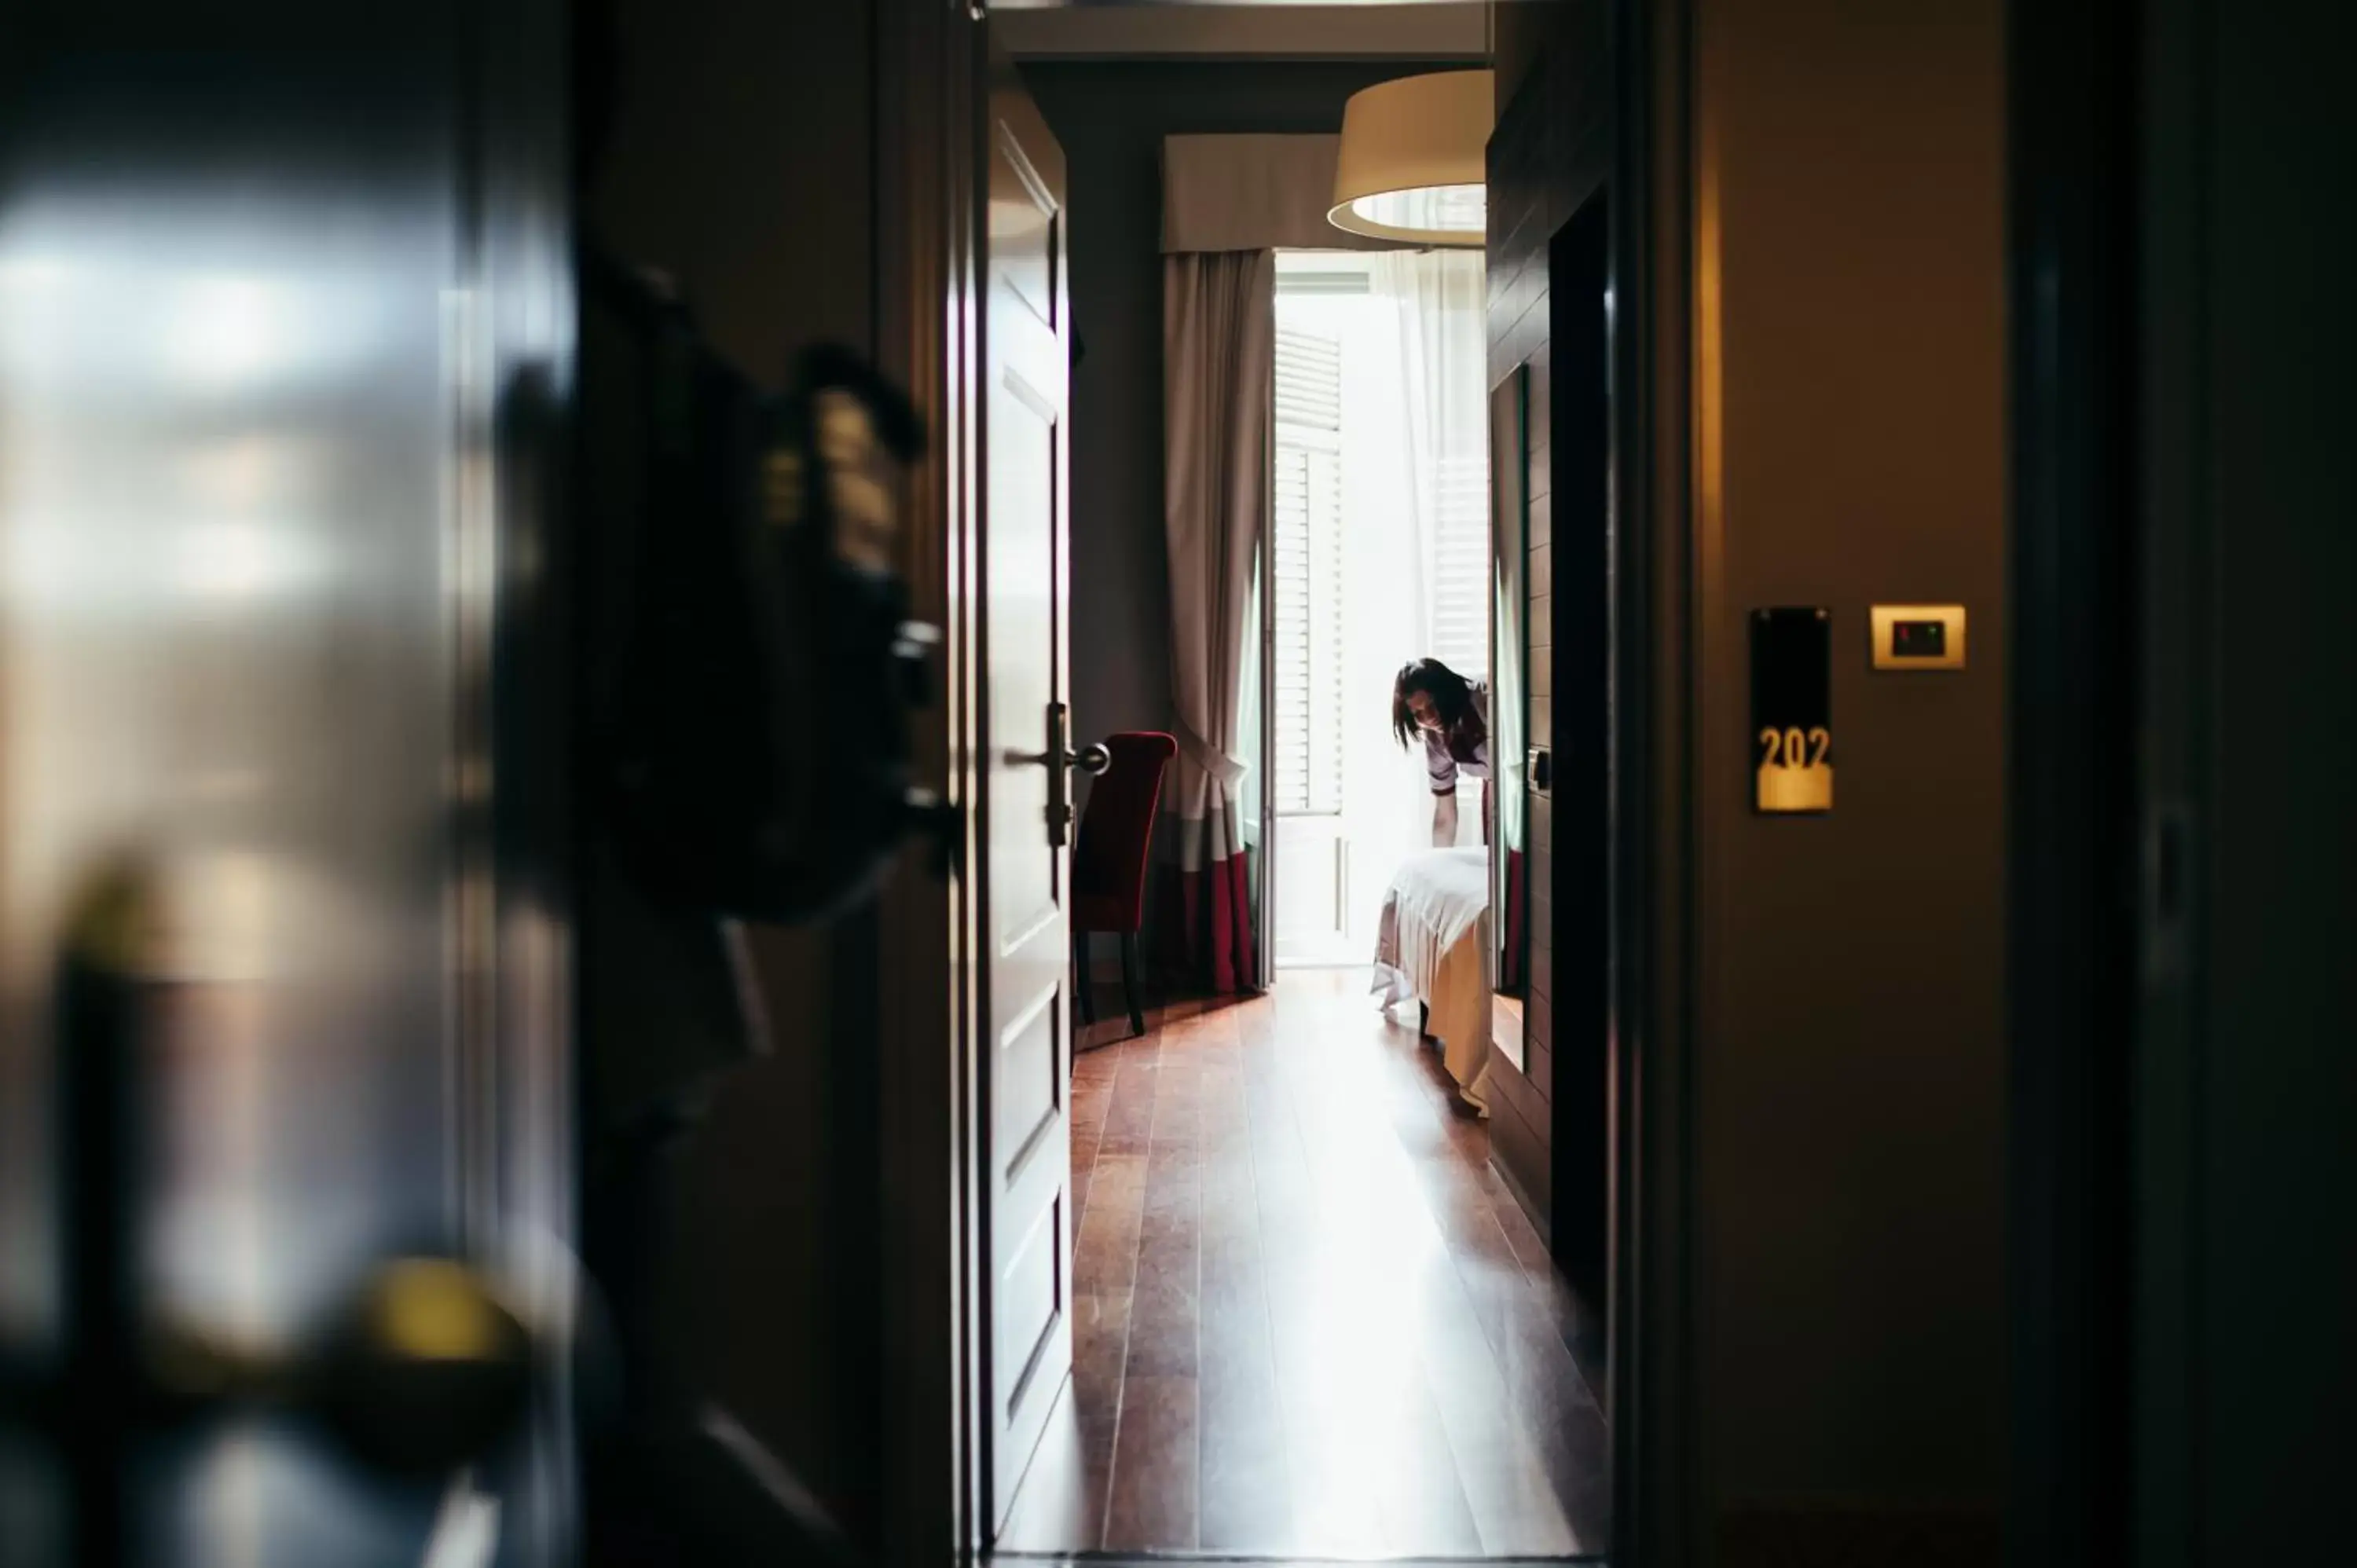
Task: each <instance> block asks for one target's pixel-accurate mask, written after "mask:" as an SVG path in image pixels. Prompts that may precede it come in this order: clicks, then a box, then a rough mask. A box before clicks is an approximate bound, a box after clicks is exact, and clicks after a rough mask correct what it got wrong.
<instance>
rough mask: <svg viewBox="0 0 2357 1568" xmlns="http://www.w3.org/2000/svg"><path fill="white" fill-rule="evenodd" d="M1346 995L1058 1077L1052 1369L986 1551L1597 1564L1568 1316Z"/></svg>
mask: <svg viewBox="0 0 2357 1568" xmlns="http://www.w3.org/2000/svg"><path fill="white" fill-rule="evenodd" d="M1365 989H1366V975H1365V972H1363V971H1359V970H1349V971H1294V972H1287V973H1286V974H1285V975H1284V977H1283V978H1282V980H1281V982H1280V983H1279V985H1278V986H1277V988H1276V991H1275V993H1274V994H1273V995H1271V996H1268V997H1264V998H1259V999H1255V1000H1252V1001H1248V1002H1242V1003H1237V1004H1227V1005H1211V1006H1207V1007H1202V1008H1200V1009H1199V1008H1190V1007H1179V1008H1171V1009H1166V1010H1164V1011H1162V1012H1161V1013H1158V1014H1157V1015H1154V1018H1153V1025H1154V1026H1153V1028H1152V1029H1151V1031H1150V1032H1149V1033H1148V1034H1147V1035H1146V1036H1145V1037H1144V1038H1142V1039H1138V1040H1135V1041H1117V1043H1114V1044H1110V1045H1107V1046H1104V1047H1103V1048H1100V1049H1095V1050H1091V1051H1088V1052H1087V1053H1086V1054H1084V1055H1082V1056H1081V1057H1080V1058H1079V1059H1078V1063H1077V1066H1076V1068H1075V1070H1074V1074H1073V1085H1072V1112H1073V1148H1072V1165H1073V1187H1072V1193H1073V1198H1072V1201H1073V1206H1074V1211H1075V1232H1074V1247H1073V1289H1074V1324H1073V1341H1074V1344H1073V1348H1074V1372H1073V1378H1072V1382H1071V1386H1070V1387H1069V1388H1068V1389H1067V1390H1066V1391H1065V1393H1064V1397H1063V1400H1062V1402H1061V1403H1060V1405H1059V1407H1058V1410H1057V1412H1056V1414H1055V1416H1054V1417H1053V1418H1052V1420H1051V1422H1050V1425H1049V1434H1048V1436H1047V1438H1046V1439H1045V1440H1044V1442H1043V1444H1042V1445H1041V1448H1040V1451H1039V1456H1038V1458H1037V1459H1036V1461H1035V1462H1034V1464H1033V1466H1032V1470H1031V1474H1030V1476H1029V1477H1028V1479H1027V1480H1026V1482H1025V1484H1024V1487H1023V1492H1022V1495H1021V1497H1020V1498H1018V1499H1017V1505H1016V1510H1015V1516H1014V1519H1013V1520H1012V1521H1011V1523H1010V1525H1009V1528H1008V1530H1007V1531H1006V1534H1005V1536H1004V1537H1003V1538H1002V1540H1001V1541H1000V1543H999V1545H1000V1549H1001V1550H1002V1551H1004V1552H1039V1553H1059V1552H1084V1551H1110V1552H1222V1553H1242V1554H1270V1555H1282V1554H1292V1555H1302V1556H1336V1557H1348V1556H1390V1557H1415V1556H1426V1557H1436V1558H1445V1557H1460V1558H1461V1557H1469V1556H1483V1555H1488V1556H1495V1557H1516V1556H1519V1557H1547V1556H1563V1555H1573V1554H1577V1553H1579V1552H1594V1551H1599V1550H1600V1549H1601V1548H1602V1546H1603V1544H1604V1539H1605V1521H1606V1509H1607V1506H1608V1473H1607V1465H1606V1442H1605V1427H1604V1422H1603V1417H1602V1413H1601V1411H1600V1409H1599V1406H1598V1401H1597V1399H1596V1398H1595V1397H1594V1395H1593V1394H1591V1392H1590V1388H1589V1382H1588V1380H1587V1378H1585V1377H1583V1376H1582V1373H1581V1370H1580V1369H1579V1367H1578V1365H1577V1363H1576V1362H1575V1360H1574V1359H1573V1355H1572V1352H1571V1349H1570V1348H1569V1347H1570V1345H1571V1343H1572V1342H1573V1339H1574V1337H1575V1333H1574V1331H1575V1329H1576V1327H1577V1320H1576V1314H1577V1307H1576V1305H1575V1304H1574V1302H1573V1301H1572V1298H1571V1296H1570V1294H1569V1293H1568V1292H1567V1291H1566V1289H1565V1288H1564V1287H1563V1286H1562V1284H1561V1283H1559V1281H1558V1280H1557V1279H1556V1277H1555V1273H1554V1270H1553V1266H1552V1264H1551V1262H1549V1260H1548V1258H1547V1256H1546V1252H1545V1248H1544V1244H1543V1242H1542V1241H1541V1240H1540V1238H1539V1235H1538V1233H1537V1231H1536V1230H1534V1229H1533V1227H1532V1225H1531V1223H1530V1221H1529V1220H1528V1219H1526V1218H1525V1217H1524V1215H1523V1211H1522V1209H1521V1208H1520V1206H1519V1205H1518V1204H1517V1203H1516V1202H1515V1201H1514V1199H1513V1198H1512V1196H1511V1195H1510V1194H1508V1193H1507V1192H1506V1191H1505V1189H1504V1188H1503V1187H1501V1185H1500V1183H1499V1180H1498V1177H1497V1176H1496V1175H1495V1174H1494V1172H1492V1171H1491V1168H1490V1164H1489V1135H1488V1133H1487V1130H1486V1129H1485V1128H1484V1127H1483V1126H1481V1125H1480V1123H1478V1122H1471V1121H1469V1120H1465V1119H1461V1118H1459V1117H1458V1116H1457V1115H1455V1114H1453V1113H1452V1112H1450V1111H1449V1109H1448V1099H1449V1097H1448V1090H1447V1088H1446V1086H1445V1084H1444V1083H1443V1082H1442V1079H1441V1075H1440V1072H1439V1069H1438V1066H1437V1063H1436V1062H1434V1061H1433V1060H1432V1058H1431V1053H1430V1052H1429V1050H1428V1049H1421V1048H1419V1046H1418V1043H1417V1041H1416V1038H1415V1032H1414V1031H1413V1030H1412V1029H1410V1028H1408V1027H1405V1026H1401V1025H1397V1024H1391V1023H1387V1022H1386V1021H1385V1020H1384V1019H1383V1017H1382V1015H1379V1014H1377V1013H1376V1011H1375V1009H1374V1005H1373V1003H1372V999H1371V998H1369V997H1368V996H1367V995H1365ZM1120 1028H1121V1026H1120V1025H1119V1024H1118V1023H1113V1024H1107V1025H1101V1026H1098V1032H1096V1033H1095V1034H1093V1035H1092V1036H1086V1038H1092V1039H1101V1038H1106V1037H1108V1036H1118V1033H1119V1031H1120Z"/></svg>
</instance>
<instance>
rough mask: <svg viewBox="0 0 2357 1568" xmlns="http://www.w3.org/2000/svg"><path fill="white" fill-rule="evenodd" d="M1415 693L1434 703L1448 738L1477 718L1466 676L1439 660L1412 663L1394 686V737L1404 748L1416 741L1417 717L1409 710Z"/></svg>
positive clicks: (1405, 665)
mask: <svg viewBox="0 0 2357 1568" xmlns="http://www.w3.org/2000/svg"><path fill="white" fill-rule="evenodd" d="M1415 692H1422V693H1424V694H1425V695H1426V696H1427V697H1430V698H1431V699H1432V705H1433V707H1434V709H1435V710H1436V711H1437V712H1438V713H1439V714H1440V728H1441V732H1442V733H1443V734H1445V735H1454V734H1456V733H1457V727H1458V725H1461V724H1463V723H1464V722H1465V721H1466V720H1467V719H1468V718H1469V717H1471V716H1472V714H1473V687H1472V685H1471V683H1470V682H1468V681H1467V680H1466V679H1465V677H1464V676H1462V675H1459V674H1458V672H1457V671H1454V670H1451V669H1450V668H1449V667H1448V665H1446V664H1443V663H1442V662H1441V661H1440V660H1437V659H1416V660H1410V661H1409V662H1407V663H1405V664H1403V665H1401V666H1400V672H1399V677H1398V679H1396V680H1394V682H1392V734H1394V735H1395V736H1398V737H1399V743H1400V745H1401V746H1408V745H1409V744H1411V743H1412V742H1413V741H1414V740H1415V728H1416V725H1415V714H1412V713H1410V712H1409V711H1408V706H1407V700H1408V696H1409V694H1410V693H1415Z"/></svg>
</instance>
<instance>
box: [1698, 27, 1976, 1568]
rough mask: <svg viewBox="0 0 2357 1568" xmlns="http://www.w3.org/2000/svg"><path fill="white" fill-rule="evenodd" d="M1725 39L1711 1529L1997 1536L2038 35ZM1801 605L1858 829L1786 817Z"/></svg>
mask: <svg viewBox="0 0 2357 1568" xmlns="http://www.w3.org/2000/svg"><path fill="white" fill-rule="evenodd" d="M1697 16H1698V19H1699V21H1698V26H1699V31H1698V38H1697V45H1698V75H1697V78H1696V86H1697V91H1698V94H1699V102H1698V104H1697V111H1698V118H1699V130H1700V145H1699V149H1698V156H1699V163H1700V168H1699V171H1698V175H1699V193H1700V200H1701V209H1700V211H1701V217H1700V222H1699V241H1698V243H1699V245H1700V247H1701V254H1700V256H1699V257H1698V261H1697V279H1698V284H1699V286H1698V290H1697V293H1698V295H1699V297H1700V299H1701V300H1702V302H1703V303H1702V304H1701V306H1700V310H1701V316H1700V323H1699V326H1700V332H1701V336H1702V343H1701V349H1702V360H1701V362H1702V365H1703V373H1702V391H1701V399H1702V403H1703V409H1702V413H1701V417H1700V420H1699V424H1698V444H1699V447H1700V450H1701V453H1702V468H1701V473H1702V479H1701V484H1700V506H1701V516H1700V518H1699V520H1698V521H1699V527H1700V532H1701V538H1700V542H1699V565H1700V572H1701V582H1700V584H1699V587H1700V590H1701V594H1702V598H1701V601H1700V609H1699V615H1700V632H1701V635H1702V637H1703V639H1704V648H1703V654H1704V660H1705V662H1704V670H1705V690H1704V692H1703V693H1702V694H1701V695H1702V703H1701V715H1702V716H1701V725H1702V730H1701V735H1702V742H1701V744H1702V746H1703V752H1702V767H1701V773H1700V788H1701V789H1702V791H1703V794H1702V799H1701V800H1700V801H1699V802H1698V811H1699V813H1700V826H1701V857H1702V859H1701V867H1700V875H1701V883H1700V895H1701V899H1702V908H1701V916H1700V919H1701V925H1700V932H1699V935H1700V940H1701V946H1702V974H1701V985H1702V990H1703V995H1702V1017H1701V1027H1700V1032H1699V1038H1698V1041H1697V1045H1696V1048H1695V1071H1696V1074H1697V1099H1696V1101H1695V1116H1696V1122H1695V1149H1696V1154H1695V1173H1694V1175H1695V1183H1696V1187H1695V1208H1694V1212H1695V1215H1696V1217H1697V1218H1696V1222H1695V1223H1696V1227H1697V1230H1696V1233H1695V1237H1694V1239H1693V1240H1694V1242H1695V1247H1696V1249H1697V1251H1696V1267H1697V1271H1698V1283H1699V1290H1700V1301H1699V1303H1698V1309H1697V1321H1698V1323H1699V1324H1700V1325H1701V1332H1702V1335H1703V1342H1702V1345H1701V1347H1700V1349H1701V1363H1700V1375H1701V1386H1700V1391H1699V1408H1700V1409H1701V1410H1702V1411H1703V1412H1706V1423H1707V1432H1706V1445H1705V1451H1706V1454H1707V1455H1709V1458H1708V1464H1709V1466H1710V1476H1709V1485H1710V1494H1709V1495H1710V1497H1712V1498H1715V1499H1716V1502H1717V1507H1718V1509H1720V1510H1721V1517H1722V1519H1725V1518H1726V1517H1727V1514H1728V1513H1729V1512H1730V1511H1733V1512H1738V1513H1741V1512H1749V1513H1750V1514H1751V1515H1752V1517H1753V1520H1754V1523H1755V1524H1756V1523H1757V1519H1758V1510H1761V1509H1764V1510H1767V1511H1768V1512H1769V1513H1770V1514H1773V1513H1775V1512H1777V1511H1779V1510H1782V1509H1786V1508H1787V1507H1788V1506H1791V1505H1796V1504H1799V1503H1802V1502H1806V1501H1811V1500H1814V1501H1824V1500H1825V1499H1849V1500H1852V1501H1856V1500H1858V1499H1864V1500H1866V1501H1867V1503H1868V1504H1869V1505H1872V1506H1876V1507H1878V1506H1881V1505H1885V1504H1890V1505H1898V1504H1903V1503H1910V1502H1913V1503H1921V1504H1924V1505H1926V1506H1931V1505H1944V1504H1953V1505H1956V1506H1958V1507H1959V1508H1961V1509H1964V1511H1965V1512H1966V1513H1967V1514H1969V1512H1970V1511H1971V1510H1972V1509H1975V1508H1976V1507H1979V1506H1981V1505H1985V1504H1986V1505H1991V1506H1993V1499H1994V1498H1995V1497H1996V1493H1997V1490H1998V1487H1999V1478H2000V1471H2001V1467H2002V1461H2003V1454H2004V1441H2003V1422H2004V1418H2005V1410H2004V1402H2003V1396H2002V1393H2001V1390H2002V1389H2003V1387H2004V1366H2003V1357H2002V1343H2003V1319H2002V1302H2003V1286H2004V1277H2003V1276H2004V1267H2003V1264H2004V1252H2003V1240H2004V1238H2003V1226H2002V1197H2003V1193H2002V1176H2001V1173H2002V1160H2003V1147H2004V1138H2005V1122H2004V1115H2003V1104H2004V1094H2005V1070H2004V1038H2003V1033H2002V1027H2001V1022H2000V1020H2001V1007H2002V1001H2003V981H2004V975H2003V972H2002V961H2001V944H2002V935H2003V932H2002V911H2001V905H2000V897H2001V891H2002V888H2001V865H2002V854H2003V849H2004V842H2005V841H2004V814H2003V804H2004V779H2005V771H2004V769H2005V726H2004V721H2005V708H2004V692H2005V682H2006V671H2005V649H2006V640H2005V639H2006V596H2005V595H2006V589H2005V584H2006V576H2005V573H2006V525H2005V518H2006V510H2005V492H2004V481H2005V471H2006V458H2005V450H2004V435H2003V420H2004V412H2005V397H2004V381H2003V376H2004V352H2005V306H2004V295H2003V281H2004V273H2003V265H2004V257H2003V252H2002V245H2003V241H2004V232H2003V198H2004V166H2003V154H2004V134H2003V131H2004V113H2005V101H2004V75H2003V42H2004V31H2003V21H2004V6H2003V5H2002V4H2001V0H1917V3H1915V4H1911V5H1905V6H1867V5H1857V4H1855V3H1851V0H1792V3H1791V4H1786V5H1777V6H1773V7H1768V6H1759V5H1741V4H1736V3H1734V0H1702V3H1701V4H1700V5H1699V7H1698V11H1697ZM1714 276H1715V277H1716V279H1717V284H1718V289H1719V292H1718V295H1717V307H1716V312H1715V320H1716V325H1717V349H1718V352H1717V356H1716V363H1717V369H1718V371H1719V377H1720V379H1719V382H1718V384H1719V386H1720V387H1721V388H1722V389H1723V391H1722V392H1721V394H1720V395H1719V397H1718V398H1717V405H1716V415H1715V418H1714V413H1713V409H1712V401H1713V400H1712V393H1711V375H1710V369H1711V366H1712V363H1713V360H1714V356H1713V352H1712V347H1713V344H1712V325H1713V321H1714V311H1713V308H1712V306H1711V305H1710V304H1709V300H1710V290H1709V287H1708V285H1709V283H1710V281H1711V280H1712V278H1713V277H1714ZM1714 426H1715V429H1716V439H1714ZM1878 601H1879V602H1892V601H1897V602H1927V601H1928V602H1933V603H1947V602H1961V603H1962V604H1964V606H1965V607H1967V609H1968V611H1969V614H1970V617H1971V622H1970V666H1969V668H1968V669H1967V670H1966V671H1964V672H1962V673H1959V674H1947V675H1937V676H1934V675H1924V674H1916V675H1890V674H1884V675H1877V674H1874V673H1872V672H1871V671H1869V669H1868V664H1867V607H1868V606H1870V605H1871V604H1874V603H1876V602H1878ZM1777 605H1798V606H1824V607H1829V608H1830V609H1831V611H1832V613H1833V625H1834V642H1833V647H1834V656H1833V718H1834V731H1835V765H1836V767H1835V772H1836V780H1837V782H1836V797H1835V809H1834V811H1833V812H1832V814H1831V815H1829V816H1826V817H1824V818H1819V819H1802V818H1793V819H1773V818H1760V817H1757V816H1754V815H1753V814H1752V813H1751V811H1750V809H1749V775H1750V769H1751V758H1750V754H1749V741H1748V713H1747V708H1748V694H1747V687H1746V680H1747V664H1746V659H1747V651H1746V646H1745V635H1746V631H1745V628H1746V617H1747V616H1748V615H1749V612H1750V611H1751V610H1752V609H1754V608H1756V607H1765V606H1777ZM1744 1528H1745V1529H1749V1528H1751V1527H1750V1526H1745V1527H1744ZM1771 1533H1772V1532H1771ZM1975 1539H1976V1540H1981V1541H1987V1540H1988V1539H1989V1537H1988V1536H1986V1533H1983V1534H1980V1535H1977V1536H1975ZM1738 1555H1740V1553H1733V1554H1731V1557H1730V1560H1732V1557H1733V1556H1738Z"/></svg>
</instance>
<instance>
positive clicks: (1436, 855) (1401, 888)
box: [1374, 844, 1491, 1116]
mask: <svg viewBox="0 0 2357 1568" xmlns="http://www.w3.org/2000/svg"><path fill="white" fill-rule="evenodd" d="M1489 946H1490V852H1489V851H1488V850H1486V849H1483V848H1481V847H1480V845H1478V844H1475V845H1469V846H1467V847H1463V848H1459V849H1435V850H1426V851H1425V852H1424V853H1422V854H1415V855H1411V856H1410V857H1409V858H1408V859H1407V860H1406V861H1405V862H1403V863H1402V864H1401V865H1400V868H1399V871H1398V873H1397V874H1396V875H1394V876H1393V878H1392V885H1391V886H1390V887H1389V888H1388V889H1387V890H1386V891H1385V892H1384V894H1383V914H1382V916H1381V918H1380V920H1379V922H1378V924H1377V928H1376V936H1375V984H1374V991H1375V994H1376V995H1377V997H1379V998H1380V999H1381V1002H1382V1004H1383V1006H1385V1007H1390V1006H1392V1005H1394V1004H1396V1003H1401V1002H1407V1001H1415V1002H1420V1003H1422V1004H1424V1005H1425V1007H1426V1009H1427V1010H1429V1012H1430V1014H1431V1017H1430V1020H1429V1021H1428V1022H1427V1023H1426V1026H1425V1027H1426V1033H1428V1034H1430V1035H1432V1036H1434V1037H1435V1038H1437V1039H1438V1040H1439V1041H1440V1046H1441V1059H1442V1061H1443V1062H1444V1063H1445V1064H1446V1065H1447V1067H1448V1076H1449V1077H1450V1078H1452V1079H1456V1081H1457V1089H1458V1094H1459V1095H1461V1096H1462V1097H1463V1098H1464V1100H1465V1102H1466V1103H1467V1104H1468V1105H1469V1106H1471V1107H1472V1108H1473V1109H1474V1110H1476V1111H1478V1112H1480V1113H1481V1114H1482V1115H1484V1116H1487V1115H1488V1114H1489V1113H1490V1096H1489V1090H1490V1013H1491V1004H1490V982H1489V975H1488V972H1487V970H1486V966H1485V965H1484V964H1483V962H1482V959H1483V956H1484V955H1485V954H1486V953H1487V952H1488V951H1489Z"/></svg>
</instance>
